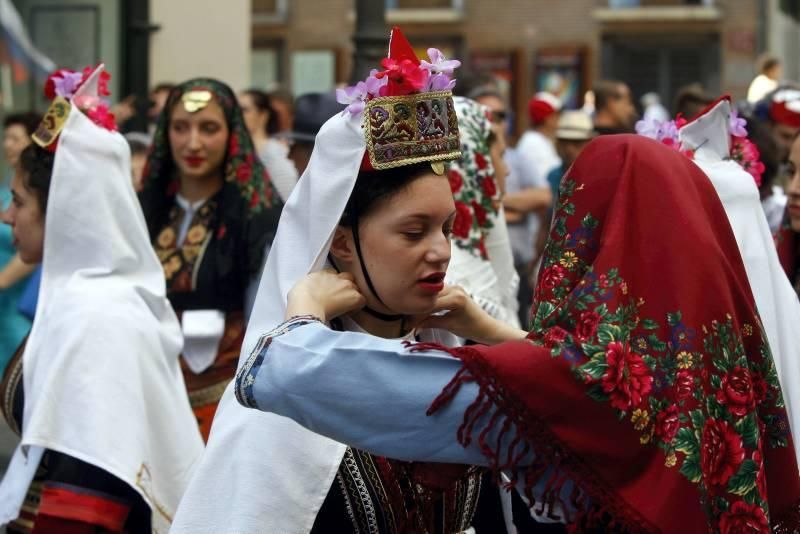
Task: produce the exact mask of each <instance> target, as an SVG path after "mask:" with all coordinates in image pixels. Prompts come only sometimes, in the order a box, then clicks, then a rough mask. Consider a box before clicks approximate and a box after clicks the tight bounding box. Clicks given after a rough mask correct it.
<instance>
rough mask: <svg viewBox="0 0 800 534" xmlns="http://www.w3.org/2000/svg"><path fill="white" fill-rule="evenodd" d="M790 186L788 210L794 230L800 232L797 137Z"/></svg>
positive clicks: (799, 140) (791, 157)
mask: <svg viewBox="0 0 800 534" xmlns="http://www.w3.org/2000/svg"><path fill="white" fill-rule="evenodd" d="M789 172H790V179H789V184H788V185H787V187H786V194H787V195H788V196H789V203H788V205H787V210H788V212H789V223H790V224H791V226H792V230H794V231H795V232H800V137H796V138H795V140H794V142H793V143H792V149H791V150H790V151H789Z"/></svg>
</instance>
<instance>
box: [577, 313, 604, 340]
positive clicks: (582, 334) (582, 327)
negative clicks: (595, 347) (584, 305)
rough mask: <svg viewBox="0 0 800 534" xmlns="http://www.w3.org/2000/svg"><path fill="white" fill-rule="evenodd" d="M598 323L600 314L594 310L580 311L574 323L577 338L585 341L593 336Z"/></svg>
mask: <svg viewBox="0 0 800 534" xmlns="http://www.w3.org/2000/svg"><path fill="white" fill-rule="evenodd" d="M598 324H600V314H599V313H597V312H596V311H594V310H588V311H583V312H581V315H580V317H578V324H576V325H575V333H576V335H577V336H578V339H580V340H581V341H586V340H588V339H591V338H593V337H594V335H595V334H596V333H597V325H598Z"/></svg>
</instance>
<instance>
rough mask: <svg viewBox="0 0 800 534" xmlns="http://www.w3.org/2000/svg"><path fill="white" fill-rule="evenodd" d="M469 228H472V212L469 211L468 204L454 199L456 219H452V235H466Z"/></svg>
mask: <svg viewBox="0 0 800 534" xmlns="http://www.w3.org/2000/svg"><path fill="white" fill-rule="evenodd" d="M470 228H472V212H470V210H469V206H467V205H466V204H464V203H463V202H459V201H456V220H455V221H453V235H454V236H456V237H468V236H469V229H470Z"/></svg>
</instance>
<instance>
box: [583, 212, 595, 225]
mask: <svg viewBox="0 0 800 534" xmlns="http://www.w3.org/2000/svg"><path fill="white" fill-rule="evenodd" d="M597 223H598V221H597V219H595V218H594V217H592V214H591V213H587V214H586V215H585V216H584V217H583V220H581V226H583V227H584V228H597Z"/></svg>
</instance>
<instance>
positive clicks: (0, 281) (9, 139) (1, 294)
mask: <svg viewBox="0 0 800 534" xmlns="http://www.w3.org/2000/svg"><path fill="white" fill-rule="evenodd" d="M41 120H42V117H41V115H38V114H36V113H33V112H27V113H17V114H12V115H8V116H6V118H5V119H4V120H3V149H4V151H5V157H6V164H7V165H8V166H9V167H10V171H11V174H10V177H9V179H8V180H0V214H2V213H3V211H4V210H5V209H7V208H8V207H9V203H10V202H11V184H10V181H11V178H13V176H14V173H15V172H16V169H17V167H18V166H19V158H20V154H21V153H22V151H23V150H25V147H27V146H28V145H30V144H31V135H32V134H33V132H34V130H35V129H36V127H37V126H38V125H39V122H40V121H41ZM34 269H35V265H29V264H27V263H25V262H23V261H22V260H21V259H20V257H19V254H17V253H16V252H15V250H14V245H13V243H12V237H11V230H10V229H9V228H7V227H5V226H3V227H0V373H2V372H3V369H5V366H6V364H7V363H8V360H10V359H11V357H12V356H13V355H14V349H16V348H17V346H18V345H19V342H20V341H22V338H23V337H24V336H25V333H26V332H27V331H28V329H29V328H30V326H31V322H30V321H29V320H28V319H27V318H26V317H25V316H24V315H23V314H22V313H20V312H19V311H18V309H17V305H18V302H19V300H20V299H21V298H22V294H23V292H24V291H25V287H26V283H25V281H26V279H27V280H30V279H29V278H27V277H28V275H30V274H31V272H33V270H34Z"/></svg>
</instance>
